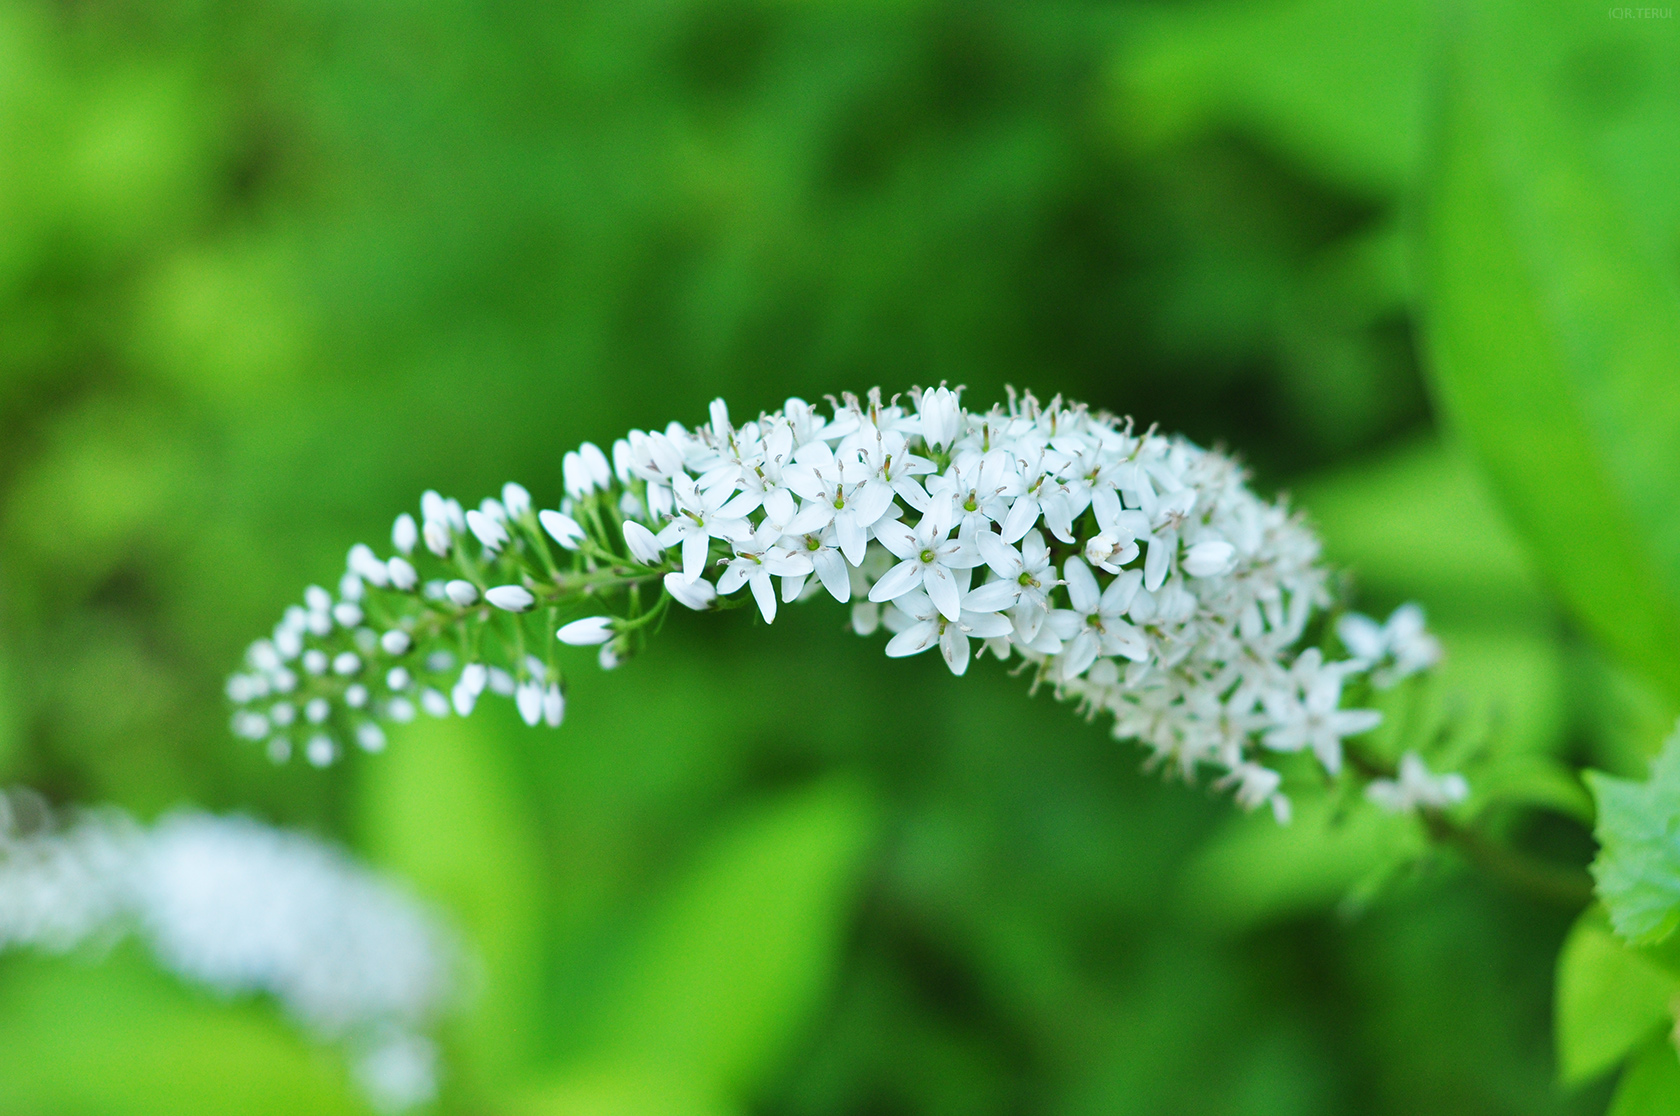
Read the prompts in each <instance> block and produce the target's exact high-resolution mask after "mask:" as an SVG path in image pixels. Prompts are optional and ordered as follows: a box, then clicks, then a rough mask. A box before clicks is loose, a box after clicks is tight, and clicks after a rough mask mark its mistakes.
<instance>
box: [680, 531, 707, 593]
mask: <svg viewBox="0 0 1680 1116" xmlns="http://www.w3.org/2000/svg"><path fill="white" fill-rule="evenodd" d="M711 546H712V540H711V536H710V535H707V534H706V533H705V532H704V531H700V530H690V531H688V533H687V534H686V535H685V536H684V537H683V543H682V558H683V568H682V574H683V580H684V581H687V582H690V583H692V582H695V581H698V580H700V575H701V574H702V573H704V572H705V569H706V555H707V553H708V552H709V551H710V550H711Z"/></svg>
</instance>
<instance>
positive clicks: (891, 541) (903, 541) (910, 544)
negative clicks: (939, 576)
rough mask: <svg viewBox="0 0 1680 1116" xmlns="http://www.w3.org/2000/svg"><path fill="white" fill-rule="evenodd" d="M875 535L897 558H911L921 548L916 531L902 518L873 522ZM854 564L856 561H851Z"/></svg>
mask: <svg viewBox="0 0 1680 1116" xmlns="http://www.w3.org/2000/svg"><path fill="white" fill-rule="evenodd" d="M874 531H875V537H876V538H877V539H879V540H880V541H881V545H882V546H884V547H886V548H887V549H888V550H890V551H892V553H893V556H894V557H897V558H911V557H914V556H915V554H916V552H917V551H918V550H920V549H921V541H920V540H919V539H917V537H916V532H914V531H912V530H911V529H910V528H909V527H907V526H905V524H904V521H903V520H899V519H888V520H885V521H883V522H880V523H877V524H875V528H874ZM852 564H853V565H854V566H855V565H857V563H856V562H853V563H852Z"/></svg>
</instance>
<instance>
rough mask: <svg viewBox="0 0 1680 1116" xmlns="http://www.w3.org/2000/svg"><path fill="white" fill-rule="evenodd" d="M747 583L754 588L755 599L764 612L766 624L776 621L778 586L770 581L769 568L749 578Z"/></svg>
mask: <svg viewBox="0 0 1680 1116" xmlns="http://www.w3.org/2000/svg"><path fill="white" fill-rule="evenodd" d="M747 585H748V587H750V588H751V589H752V595H753V600H755V601H757V602H758V611H759V612H761V613H763V614H764V622H765V623H766V624H774V623H775V622H776V587H775V586H774V585H772V584H771V583H770V573H769V571H768V570H760V571H759V572H757V573H755V574H754V575H753V576H752V577H749V578H748V579H747Z"/></svg>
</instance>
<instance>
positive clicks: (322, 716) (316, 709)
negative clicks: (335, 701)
mask: <svg viewBox="0 0 1680 1116" xmlns="http://www.w3.org/2000/svg"><path fill="white" fill-rule="evenodd" d="M331 713H332V705H331V703H329V702H328V701H327V699H326V698H324V697H318V698H310V699H309V704H308V705H305V706H304V707H303V719H304V720H306V721H308V722H309V723H310V724H312V725H318V724H320V723H321V722H322V721H324V720H326V719H327V717H328V716H330V715H331Z"/></svg>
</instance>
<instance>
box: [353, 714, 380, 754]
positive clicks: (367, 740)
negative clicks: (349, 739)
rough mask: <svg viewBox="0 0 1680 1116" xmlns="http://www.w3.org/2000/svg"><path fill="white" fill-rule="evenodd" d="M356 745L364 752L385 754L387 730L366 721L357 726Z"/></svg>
mask: <svg viewBox="0 0 1680 1116" xmlns="http://www.w3.org/2000/svg"><path fill="white" fill-rule="evenodd" d="M356 743H357V744H359V745H360V746H361V749H362V751H364V752H383V751H384V750H385V730H384V729H382V728H380V727H379V726H378V725H376V724H374V723H373V722H372V721H364V722H362V723H361V724H359V725H357V726H356Z"/></svg>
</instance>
